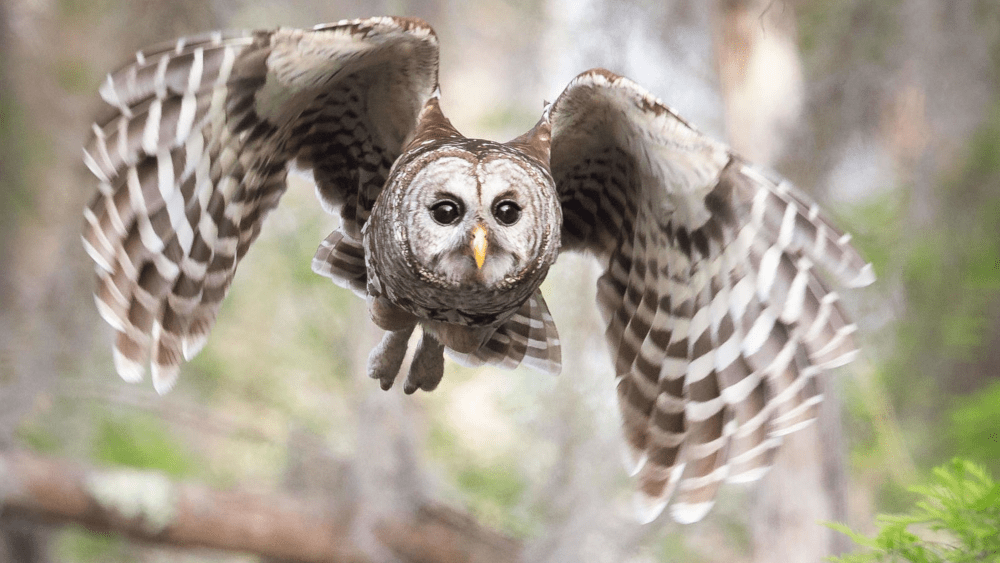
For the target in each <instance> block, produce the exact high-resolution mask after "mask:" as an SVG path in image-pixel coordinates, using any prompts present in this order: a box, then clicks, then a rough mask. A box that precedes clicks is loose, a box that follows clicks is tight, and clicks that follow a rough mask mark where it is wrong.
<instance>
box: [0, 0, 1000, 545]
mask: <svg viewBox="0 0 1000 563" xmlns="http://www.w3.org/2000/svg"><path fill="white" fill-rule="evenodd" d="M382 14H398V15H414V16H419V17H422V18H424V19H426V20H427V21H428V22H430V23H431V25H433V26H434V28H435V29H436V31H437V33H438V35H439V38H440V44H441V75H440V78H441V89H442V92H443V104H442V105H443V108H444V111H445V113H446V114H447V115H448V116H449V117H450V118H451V120H452V122H453V123H454V124H455V125H456V126H457V128H458V129H459V130H461V131H462V132H463V133H465V134H466V135H468V136H478V137H485V138H492V139H497V140H507V139H509V138H512V137H514V136H516V135H517V134H520V133H521V132H523V131H524V130H526V129H528V128H529V127H530V126H531V125H533V124H534V123H535V121H536V120H537V119H538V116H539V115H540V112H541V109H542V104H543V101H545V100H552V99H554V98H555V97H556V96H557V95H558V94H559V92H560V91H561V90H562V88H563V87H564V86H565V85H566V84H567V83H568V82H569V80H570V79H571V78H572V77H573V76H575V75H576V74H578V73H579V72H581V71H583V70H586V69H588V68H592V67H597V66H603V67H606V68H608V69H611V70H613V71H615V72H617V73H620V74H624V75H626V76H629V77H630V78H632V79H634V80H635V81H637V82H638V83H640V84H642V85H643V86H645V87H646V88H648V89H649V90H650V91H652V92H653V93H655V94H656V95H658V96H659V97H660V98H661V99H663V100H664V101H665V102H666V103H667V104H669V105H671V106H672V107H673V108H674V109H676V110H677V111H678V112H679V113H680V114H681V115H682V116H684V117H686V118H687V120H688V121H690V122H691V123H693V124H694V125H695V126H696V127H698V128H699V129H701V130H702V131H703V132H705V133H707V134H710V135H712V136H714V137H716V138H720V139H726V140H727V141H728V142H729V143H730V144H732V145H733V146H734V147H735V148H736V149H737V150H738V151H739V152H741V153H742V154H744V155H745V156H747V157H748V158H750V159H751V160H754V161H756V162H758V163H760V164H763V165H766V166H769V167H772V168H774V169H775V170H777V171H778V172H780V173H781V174H783V175H785V176H786V177H788V178H789V179H791V180H792V181H793V182H794V183H796V184H797V185H798V186H799V187H800V188H802V189H803V190H804V191H806V192H808V193H810V194H811V195H812V196H813V197H814V198H816V199H817V200H819V201H820V202H822V203H823V205H824V206H825V208H826V209H827V210H828V211H829V212H830V214H831V215H832V216H833V217H834V219H835V222H836V223H838V224H839V225H840V226H842V227H843V228H844V229H845V230H847V231H850V232H852V233H853V235H854V240H855V241H856V244H857V245H858V246H859V248H861V249H862V251H863V253H864V254H865V255H866V256H867V257H868V258H869V259H870V260H871V261H872V262H873V263H874V265H875V270H876V272H877V274H878V276H879V279H878V281H877V282H876V284H875V285H874V286H872V287H869V288H865V289H862V290H857V291H852V292H849V293H848V294H847V295H845V298H846V306H847V307H848V310H849V312H850V313H851V315H852V316H853V317H854V318H855V319H856V320H857V321H858V323H859V325H860V327H861V329H860V331H859V340H860V343H861V345H862V355H861V358H860V360H859V361H857V362H855V363H854V364H851V365H850V366H849V367H847V368H841V369H839V370H836V372H835V373H832V374H829V375H828V377H827V378H826V380H825V383H826V397H827V399H828V400H827V401H826V402H825V403H824V410H823V414H822V416H821V419H820V421H819V424H817V425H814V426H813V427H811V428H810V429H808V430H807V431H803V432H800V433H798V434H795V435H793V436H791V437H790V438H789V439H788V440H787V441H786V445H785V447H783V448H782V450H781V452H780V454H779V466H778V467H777V468H776V469H775V470H774V471H773V472H771V473H770V474H769V475H768V476H767V477H765V479H764V480H763V481H761V482H760V483H758V484H754V485H751V486H748V487H745V486H734V485H727V486H724V487H723V489H722V492H721V495H720V498H719V502H718V504H717V506H716V507H715V509H714V510H713V511H712V512H711V513H710V514H709V515H708V517H706V518H705V520H704V521H703V522H700V523H698V524H694V525H689V526H681V525H678V524H675V523H673V522H672V521H670V519H669V516H664V517H661V518H659V519H658V520H657V521H656V522H654V523H653V524H650V525H646V526H641V525H639V524H637V523H636V522H635V519H634V517H633V514H632V491H633V485H632V483H631V482H630V480H629V478H628V475H627V474H626V472H625V470H624V468H623V467H624V466H623V464H622V463H621V461H620V460H621V454H622V451H623V449H622V448H623V446H622V444H621V438H620V434H619V422H618V413H617V407H616V405H615V402H614V390H613V385H614V381H613V372H612V366H611V364H610V362H609V360H608V358H607V356H606V353H605V351H604V343H603V329H602V327H600V326H599V321H598V315H597V313H596V308H595V307H594V306H593V303H594V294H595V283H596V278H597V272H596V271H595V269H594V267H593V266H592V265H591V264H590V262H589V261H586V260H582V259H578V258H576V257H563V258H561V259H560V261H559V263H558V264H557V265H556V267H555V268H554V269H553V270H552V272H551V274H550V276H549V279H548V280H547V281H546V285H545V286H543V291H544V292H545V294H546V295H547V296H548V300H549V305H550V308H551V310H552V313H553V316H554V317H555V320H556V322H557V324H558V326H559V329H560V332H561V334H562V340H563V345H564V349H563V355H564V369H563V373H562V374H561V375H560V376H558V377H548V376H542V375H539V374H537V373H534V372H532V371H530V370H523V369H522V370H517V371H513V372H507V371H499V370H493V369H478V370H468V369H463V368H461V367H459V366H457V365H455V364H454V363H450V362H449V363H448V364H447V365H446V373H445V378H444V380H443V381H442V383H441V386H440V387H439V388H438V390H437V391H435V392H434V393H430V394H426V393H419V394H417V395H414V396H410V397H407V396H404V395H403V394H402V390H401V388H400V386H399V385H397V386H396V387H394V388H393V389H392V390H390V391H389V392H382V391H381V390H379V388H378V385H377V383H376V382H374V381H371V380H368V379H367V378H366V377H365V376H364V373H363V370H364V362H365V358H366V356H367V353H368V350H369V349H370V347H371V345H372V344H373V343H374V342H376V341H377V338H378V333H377V331H376V330H375V329H374V328H373V327H372V325H371V323H370V321H369V320H368V318H367V314H366V312H365V308H364V303H363V302H361V300H359V299H357V298H356V297H354V296H353V295H352V294H350V292H348V291H346V290H343V289H340V288H337V287H335V286H333V285H332V284H330V283H329V280H326V279H324V278H320V277H319V276H316V275H314V274H313V273H312V272H311V270H310V260H311V257H312V255H313V252H314V251H315V249H316V246H317V245H318V243H319V241H321V240H322V239H323V238H324V237H325V236H326V235H327V234H328V233H329V232H330V231H331V230H332V229H333V228H334V227H335V226H336V222H337V219H335V218H334V217H331V216H327V215H325V214H324V213H323V212H322V211H321V209H320V207H319V206H318V205H317V204H316V201H315V198H314V195H313V191H312V188H311V187H310V186H309V185H308V184H307V183H306V181H305V180H302V179H300V178H296V179H295V180H294V181H293V183H294V184H295V185H293V186H292V187H291V189H289V191H288V193H287V194H286V195H285V197H284V200H283V203H282V205H281V206H279V208H278V209H277V210H276V211H275V212H274V213H272V215H271V216H270V217H269V218H268V220H267V222H266V224H265V228H264V230H263V232H262V234H261V236H260V239H259V240H258V242H257V243H256V244H255V246H254V248H253V249H252V250H251V252H250V253H249V255H248V257H247V258H246V259H245V260H244V261H243V262H242V266H241V267H240V270H239V272H238V275H237V276H236V281H235V283H234V285H233V288H232V291H231V293H230V295H229V297H228V298H227V300H226V302H225V304H224V306H223V308H222V312H221V314H220V316H219V320H218V324H217V325H216V327H215V329H214V331H213V333H212V335H211V338H210V340H209V343H208V345H207V346H206V348H205V349H204V350H203V351H202V352H201V354H200V355H199V356H198V357H197V358H196V359H195V360H194V361H193V362H191V363H190V364H188V365H186V366H185V367H184V371H183V373H182V377H181V379H180V381H179V383H178V385H177V387H176V388H175V389H174V391H172V392H171V393H170V394H168V395H167V396H165V397H159V396H157V395H156V394H155V393H154V392H153V390H152V386H151V385H150V384H149V383H148V382H146V383H144V384H139V385H128V384H125V383H123V382H122V381H120V380H119V378H118V377H117V376H116V375H115V373H114V370H113V366H112V362H111V354H110V350H111V331H110V329H109V328H108V327H107V326H106V324H105V323H104V322H103V321H102V320H101V319H100V318H99V317H98V315H97V312H96V309H95V307H94V305H93V300H92V298H91V292H92V290H93V281H94V280H93V273H92V264H91V263H90V261H89V259H88V258H87V257H86V255H85V254H84V252H83V250H82V247H81V245H80V242H79V232H80V228H81V226H82V223H83V221H82V216H81V211H82V209H83V206H84V205H85V203H86V202H87V201H88V200H89V199H90V197H91V196H92V194H93V193H94V192H95V189H96V183H95V182H94V181H93V179H92V178H91V177H90V174H89V173H88V172H87V170H86V168H85V167H84V165H83V164H82V160H81V154H82V151H81V146H82V145H83V143H84V142H85V139H86V137H87V135H88V133H89V127H90V123H91V120H92V119H93V117H94V116H95V115H96V113H97V112H98V110H99V109H100V105H101V102H100V101H99V98H98V96H97V94H96V92H97V88H98V85H99V84H100V82H101V80H102V79H103V78H104V76H105V74H106V73H107V72H108V71H110V70H113V69H115V68H116V67H117V66H118V65H120V64H121V63H123V62H125V61H126V60H127V59H128V58H129V57H131V55H132V53H133V52H134V51H136V50H137V49H140V48H142V47H144V46H148V45H150V44H153V43H157V42H159V41H163V40H168V39H172V38H174V37H177V36H181V35H186V34H193V33H199V32H202V31H206V30H209V29H232V28H273V27H276V26H279V25H282V26H298V27H305V26H311V25H313V24H315V23H319V22H328V21H336V20H339V19H344V18H353V17H365V16H371V15H382ZM998 80H1000V2H998V0H952V1H949V2H940V1H938V0H838V1H836V2H830V1H827V0H713V1H711V2H704V1H701V0H619V1H605V0H503V1H496V2H480V1H458V0H439V1H438V0H412V1H406V0H397V1H389V0H385V1H370V2H363V1H360V0H343V1H331V0H322V1H320V0H271V1H254V2H251V1H246V0H207V1H197V0H177V1H173V0H131V1H126V0H2V2H0V454H3V453H4V452H12V451H21V452H30V453H33V454H41V455H44V456H48V457H49V459H52V460H54V461H55V462H56V463H57V465H65V466H66V467H78V466H80V467H87V468H94V469H96V470H99V471H104V470H108V469H111V468H116V467H122V466H125V467H133V468H139V469H147V470H152V471H156V472H158V473H160V474H163V475H166V476H167V477H169V478H170V479H171V480H176V481H178V482H184V483H201V484H204V485H206V486H208V487H210V488H212V489H213V490H221V491H227V490H249V491H254V492H262V493H267V494H273V495H276V496H278V497H281V498H285V497H288V498H292V499H296V498H304V499H309V500H311V501H312V502H319V503H326V504H328V505H329V506H330V507H336V511H339V513H343V514H347V515H348V516H347V517H345V518H346V520H345V521H347V522H349V525H348V527H349V528H350V529H349V531H348V533H347V535H346V536H345V537H348V538H350V541H351V542H353V544H354V545H356V546H357V549H358V550H359V552H363V553H365V554H367V555H365V557H368V558H369V560H371V561H430V560H434V559H433V558H428V557H425V558H424V559H420V558H419V557H418V556H412V555H407V554H406V553H405V552H404V551H405V550H402V548H398V549H396V548H390V547H387V544H386V542H385V541H384V538H383V539H380V538H379V537H377V536H378V534H377V533H375V532H373V531H372V530H373V523H377V522H380V521H382V519H384V518H386V517H391V516H392V515H393V514H396V513H413V511H414V510H418V509H419V507H425V509H426V507H428V506H438V507H439V508H438V509H436V510H445V508H441V507H449V508H447V510H450V511H454V514H452V516H454V517H455V518H462V519H467V521H466V520H462V522H466V523H467V524H469V525H470V526H472V525H474V526H477V527H481V528H477V529H480V531H481V532H482V533H487V532H486V531H487V530H488V531H489V533H490V534H494V535H493V536H490V537H491V538H493V540H491V541H494V540H495V542H499V543H496V545H499V546H501V548H504V549H506V548H508V547H509V548H510V549H511V550H513V552H516V553H517V554H518V555H517V557H519V558H521V560H524V561H532V562H534V561H544V562H570V561H595V562H618V561H628V562H642V563H647V562H648V563H652V562H668V561H704V562H714V561H727V562H731V561H746V562H751V561H777V562H782V561H820V560H822V558H823V557H824V556H826V555H828V554H833V553H840V552H842V551H843V550H845V549H850V544H849V543H847V542H846V540H845V538H844V537H843V536H840V535H838V534H836V533H834V532H832V531H831V530H829V529H827V528H826V527H824V526H822V525H821V524H819V523H818V522H819V521H821V520H836V521H842V522H847V523H849V524H850V525H851V526H852V527H854V528H856V529H860V530H865V531H867V530H871V529H872V528H873V516H874V514H876V513H877V512H886V511H889V512H891V511H894V510H899V509H901V508H902V507H904V506H906V505H907V504H909V503H910V502H911V501H912V498H911V497H910V496H909V494H908V493H907V492H906V487H907V486H908V485H910V484H912V483H913V482H915V481H916V480H918V479H920V477H921V476H922V475H925V474H926V472H927V471H928V470H929V468H930V467H932V466H934V465H936V464H939V463H942V462H944V461H946V460H948V459H949V458H951V457H952V456H955V455H961V456H964V457H967V458H969V459H971V460H973V461H976V462H978V463H981V464H984V465H985V466H986V467H987V468H988V469H989V470H990V471H992V472H993V474H994V476H998V475H1000V377H998V374H1000V87H998V85H1000V83H998ZM3 469H4V468H3V467H2V463H0V532H2V534H0V535H2V537H3V539H2V540H0V561H39V562H42V561H66V562H95V561H102V562H103V561H109V562H118V561H121V562H131V561H143V562H145V561H191V562H195V561H226V562H229V561H257V560H258V557H257V556H256V555H253V554H248V553H232V552H227V551H219V550H212V549H207V548H198V547H194V548H192V547H177V546H171V545H166V544H162V543H150V542H144V541H134V540H130V539H127V538H125V537H123V536H120V535H117V534H113V533H104V532H94V531H89V530H88V529H87V528H86V527H83V526H80V525H78V524H66V525H48V524H42V523H40V522H38V521H37V520H35V519H32V518H26V517H24V515H22V514H16V513H12V512H10V511H6V512H5V511H4V508H3V498H4V496H3V495H4V491H5V489H6V488H8V486H9V485H8V484H5V483H4V482H3V480H4V475H5V472H4V470H3ZM331 510H333V508H331ZM435 514H438V515H439V516H440V514H441V513H440V512H437V513H435ZM376 528H377V527H376ZM400 537H401V536H400ZM504 542H507V543H504ZM437 560H439V561H444V559H443V558H438V559H437ZM455 560H456V561H457V560H459V559H455ZM470 560H471V559H470ZM483 560H488V559H483ZM494 560H500V559H499V558H497V559H494ZM512 560H513V559H512Z"/></svg>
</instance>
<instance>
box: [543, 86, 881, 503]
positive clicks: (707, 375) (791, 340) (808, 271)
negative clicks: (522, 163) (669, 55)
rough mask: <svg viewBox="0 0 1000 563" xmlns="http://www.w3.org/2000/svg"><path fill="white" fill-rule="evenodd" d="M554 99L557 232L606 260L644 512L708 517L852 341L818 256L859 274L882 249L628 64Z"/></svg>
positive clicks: (623, 400)
mask: <svg viewBox="0 0 1000 563" xmlns="http://www.w3.org/2000/svg"><path fill="white" fill-rule="evenodd" d="M548 111H549V113H548V117H549V119H550V121H551V128H552V129H551V135H552V142H551V159H550V162H551V169H552V176H553V178H554V179H555V182H556V189H557V191H558V192H559V196H560V201H561V203H562V208H563V229H562V244H563V250H577V251H585V252H588V253H590V254H592V255H595V256H596V257H597V258H598V260H599V261H600V262H601V263H602V265H603V266H604V267H605V272H604V275H603V276H601V278H600V280H599V281H598V295H597V300H598V306H599V308H600V310H601V313H602V316H603V318H604V320H605V322H606V324H607V329H606V339H607V343H608V347H609V349H610V352H611V356H612V360H613V362H614V366H615V373H616V376H617V380H618V387H617V390H618V403H619V406H620V409H621V413H622V419H623V426H624V432H625V437H626V441H627V443H628V446H629V448H630V453H631V457H632V462H633V463H634V469H635V472H636V473H637V476H638V479H639V487H640V490H641V493H642V497H641V498H642V499H643V501H644V504H643V508H644V511H645V513H644V516H645V517H646V518H648V519H652V518H655V517H656V516H657V515H659V514H660V512H661V511H662V510H663V509H664V508H665V507H666V505H667V503H668V502H672V506H671V512H672V515H673V517H674V518H675V519H676V520H678V521H682V522H692V521H696V520H698V519H700V518H701V517H702V516H704V514H705V513H706V512H707V511H708V510H709V508H711V506H712V503H713V501H714V498H715V493H716V490H717V489H718V487H719V485H720V483H721V482H722V481H725V480H729V481H747V480H752V479H756V478H758V477H760V476H761V475H762V474H763V473H764V471H766V469H767V468H768V467H769V466H770V464H771V460H772V458H773V454H774V451H775V449H776V448H777V447H778V445H779V444H780V441H781V437H782V436H783V435H784V434H787V433H788V432H792V431H794V430H796V429H798V428H800V427H802V426H803V425H804V424H806V423H808V422H809V421H810V420H812V418H813V417H814V416H815V414H814V413H815V407H816V405H817V404H818V402H819V398H820V395H819V392H818V388H817V385H816V376H817V375H818V374H819V373H820V372H821V371H822V370H825V369H828V368H831V367H834V366H837V365H841V364H844V363H846V362H848V361H850V360H851V359H852V358H853V357H854V356H855V354H856V349H855V346H854V344H853V342H852V338H851V333H852V332H853V331H854V329H855V326H854V325H853V324H851V323H850V321H849V320H848V319H847V318H846V316H845V315H844V314H843V312H842V311H841V309H840V306H839V304H838V298H837V294H836V292H833V291H830V290H829V289H828V288H827V286H826V285H825V284H824V283H823V281H822V279H821V278H820V277H819V275H818V272H817V269H818V268H817V266H818V267H820V268H822V269H824V270H826V271H827V272H828V273H830V274H832V275H833V276H834V277H835V278H836V279H837V280H838V281H840V282H841V283H843V284H844V285H847V286H849V287H857V286H862V285H866V284H868V283H871V281H872V280H874V275H873V273H872V269H871V266H870V265H868V264H866V262H865V261H864V260H863V259H862V258H861V256H860V255H859V254H858V252H857V251H856V250H855V249H854V248H853V247H852V246H851V245H850V243H849V241H850V237H849V236H848V235H844V234H843V233H842V232H841V231H839V230H838V229H836V228H835V227H833V226H832V225H831V224H830V223H829V222H827V221H826V220H825V219H824V218H823V217H822V215H820V213H819V209H818V207H817V206H816V205H815V204H814V203H811V202H809V201H808V200H807V199H806V197H805V196H804V195H803V194H801V193H799V192H798V191H797V190H795V188H793V187H792V186H790V185H789V184H788V183H787V182H785V181H782V180H777V179H772V178H769V177H767V176H765V175H764V174H762V173H761V172H759V171H758V170H756V169H755V168H753V167H752V166H750V165H748V164H747V163H745V162H744V161H742V160H741V159H740V158H739V157H738V156H736V155H734V154H732V153H731V152H730V151H729V149H728V148H727V147H725V146H724V145H722V144H720V143H717V142H715V141H712V140H711V139H708V138H707V137H705V136H704V135H702V134H701V133H699V132H698V131H696V130H695V129H693V128H692V127H690V126H689V125H688V124H687V123H685V122H684V121H683V120H682V119H681V118H679V117H678V116H677V115H676V114H675V113H674V112H673V111H672V110H671V109H670V108H668V107H666V106H665V105H664V104H663V103H662V102H660V101H659V100H658V99H656V98H655V97H653V96H652V95H650V94H649V93H648V92H646V91H645V90H644V89H642V88H641V87H640V86H638V85H637V84H635V83H634V82H632V81H630V80H628V79H626V78H623V77H620V76H617V75H615V74H613V73H611V72H608V71H606V70H601V69H596V70H591V71H588V72H585V73H583V74H581V75H580V76H578V77H577V78H575V79H574V80H573V81H572V82H571V83H570V84H569V86H567V88H566V89H565V90H564V91H563V93H562V94H561V95H560V96H559V98H558V99H556V101H555V102H554V103H553V104H552V106H551V107H550V108H549V110H548Z"/></svg>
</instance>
